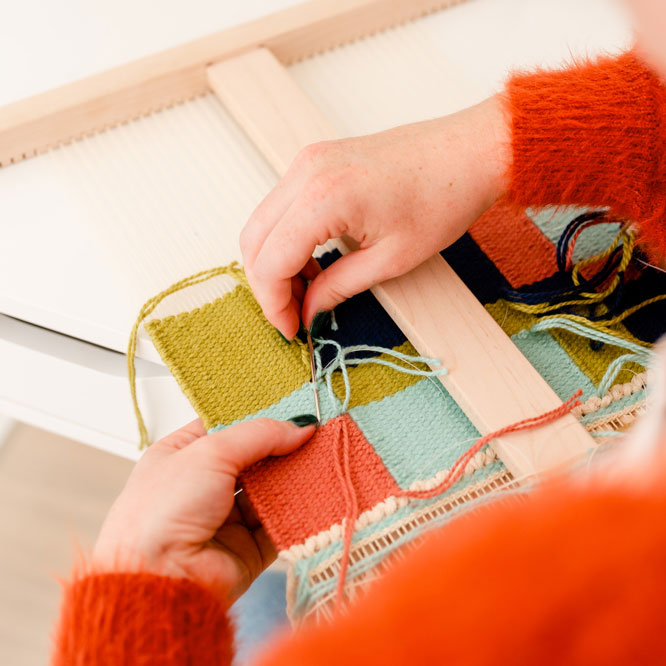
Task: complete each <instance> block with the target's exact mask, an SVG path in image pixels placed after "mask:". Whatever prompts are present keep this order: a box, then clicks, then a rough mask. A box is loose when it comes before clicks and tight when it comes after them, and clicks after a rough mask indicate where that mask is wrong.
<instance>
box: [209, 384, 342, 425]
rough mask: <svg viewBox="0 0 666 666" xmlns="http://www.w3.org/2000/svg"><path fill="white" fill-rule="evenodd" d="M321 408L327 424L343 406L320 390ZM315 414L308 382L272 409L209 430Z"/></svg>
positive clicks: (326, 392)
mask: <svg viewBox="0 0 666 666" xmlns="http://www.w3.org/2000/svg"><path fill="white" fill-rule="evenodd" d="M319 408H320V410H321V422H322V424H323V423H326V421H329V420H330V419H332V418H335V416H337V415H338V414H339V413H340V410H341V408H342V405H341V404H340V402H339V401H338V400H337V398H336V399H335V403H332V402H331V400H330V397H329V395H328V391H326V390H325V389H324V390H322V389H321V387H320V389H319ZM314 413H315V404H314V392H313V389H312V384H311V383H310V382H307V383H306V384H304V385H303V386H301V388H298V389H296V390H295V391H293V392H292V393H290V394H289V395H287V396H285V397H284V398H282V400H280V401H279V402H276V403H275V404H274V405H271V406H270V407H266V408H265V409H260V410H259V411H258V412H255V413H254V414H249V415H248V416H246V417H244V418H242V419H237V420H236V421H234V422H233V423H230V424H229V425H224V424H219V425H216V426H215V427H213V428H210V429H209V430H208V432H209V433H211V432H217V431H218V430H224V429H225V428H230V427H231V426H232V425H236V424H237V423H244V422H245V421H253V420H254V419H260V418H267V419H277V420H278V421H286V420H287V419H290V418H292V417H293V416H300V415H301V414H314Z"/></svg>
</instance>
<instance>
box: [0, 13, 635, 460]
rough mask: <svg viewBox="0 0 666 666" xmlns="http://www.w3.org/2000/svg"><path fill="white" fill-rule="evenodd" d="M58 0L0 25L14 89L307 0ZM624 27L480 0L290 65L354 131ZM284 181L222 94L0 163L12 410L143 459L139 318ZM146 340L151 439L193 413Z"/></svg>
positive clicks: (2, 381)
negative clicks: (130, 340)
mask: <svg viewBox="0 0 666 666" xmlns="http://www.w3.org/2000/svg"><path fill="white" fill-rule="evenodd" d="M57 4H58V6H57V8H56V6H55V5H54V3H47V2H44V0H30V1H29V2H24V3H14V6H13V7H12V9H11V13H10V15H9V18H8V20H3V22H2V25H0V62H3V63H12V65H13V67H11V68H10V67H5V68H4V70H3V72H2V84H1V85H0V103H3V104H4V103H8V102H10V101H12V100H15V99H19V98H21V97H24V96H26V95H28V94H34V93H37V92H39V91H41V90H45V89H48V88H51V87H54V86H56V85H60V84H62V83H66V82H67V81H71V80H75V79H77V78H81V77H82V76H85V75H88V74H91V73H94V72H96V71H100V70H103V69H106V68H109V67H112V66H114V65H117V64H120V63H122V62H126V61H129V60H132V59H135V58H137V57H140V56H142V55H146V54H147V53H150V52H154V51H156V50H159V49H162V48H167V47H169V46H172V45H175V44H177V43H180V42H182V41H186V40H188V39H192V38H194V37H197V36H199V35H201V34H205V33H206V32H212V31H213V30H217V29H220V28H223V27H226V26H230V25H234V24H236V23H238V22H240V21H243V20H248V19H250V18H254V17H257V16H260V15H262V14H265V13H268V12H270V11H274V10H277V9H281V8H283V7H285V6H288V5H290V4H295V3H294V2H288V1H287V0H280V1H277V0H274V1H273V2H268V1H266V0H263V1H260V0H253V1H252V2H247V1H246V2H245V3H220V2H212V1H209V0H195V1H192V2H189V3H180V2H173V6H169V4H168V3H167V4H166V5H165V3H164V2H162V3H157V2H154V0H150V1H146V2H143V3H141V4H140V6H139V7H138V8H137V6H136V3H133V2H130V1H129V0H126V1H125V2H118V1H117V0H116V1H115V2H111V1H110V0H103V1H101V0H98V2H96V3H85V2H83V0H79V1H78V2H77V1H76V0H68V1H67V2H64V3H57ZM92 7H94V9H93V8H92ZM157 17H159V20H157ZM630 39H631V31H630V27H629V21H628V18H627V16H626V14H625V13H624V12H623V10H622V8H621V6H620V4H619V3H618V2H617V0H585V1H584V2H580V0H469V1H468V2H467V3H464V4H462V5H460V6H457V7H454V8H451V9H448V10H445V11H443V12H440V13H438V14H436V15H434V16H432V17H429V18H426V19H423V20H421V21H418V22H416V23H413V24H409V25H407V26H404V27H400V28H398V29H396V30H393V31H390V32H387V33H382V34H380V35H377V36H375V37H372V38H368V39H365V40H362V41H361V42H358V43H355V44H352V45H349V46H346V47H344V48H341V49H338V50H336V51H333V52H329V53H325V54H323V55H321V56H317V57H316V58H312V59H310V60H307V61H304V62H302V63H299V64H297V65H295V66H293V68H292V73H293V75H294V77H295V78H296V80H297V81H298V82H299V83H300V84H301V85H302V86H303V87H304V88H305V89H306V91H307V92H308V93H309V94H310V95H311V96H312V98H313V99H314V100H315V101H316V102H317V103H318V104H319V105H320V106H321V108H322V110H323V111H324V112H325V113H326V114H327V115H328V116H329V117H330V119H331V120H332V122H333V123H334V124H335V125H336V126H337V127H338V129H339V130H340V131H341V132H342V133H343V134H359V133H365V132H371V131H377V130H380V129H383V128H385V127H390V126H392V125H396V124H399V123H403V122H410V121H414V120H418V119H422V118H426V117H432V116H436V115H441V114H444V113H449V112H452V111H455V110H457V109H460V108H463V107H464V106H466V105H468V104H471V103H474V102H476V101H478V100H480V99H482V98H483V97H485V96H486V95H488V94H490V93H492V92H493V91H496V90H499V89H501V85H502V81H503V80H504V78H505V76H506V73H507V72H508V71H509V70H510V69H511V68H514V67H532V66H534V65H537V64H543V65H557V64H559V63H561V62H562V61H564V60H567V59H568V58H570V54H571V53H574V54H576V55H578V56H580V55H585V54H594V53H596V52H599V51H602V50H603V51H615V50H618V49H620V48H623V47H625V46H626V45H627V44H629V43H630ZM19 53H20V54H21V56H22V57H18V56H17V54H19ZM24 56H25V57H24ZM389 71H390V76H389V75H388V74H387V72H389ZM275 181H276V177H275V175H274V173H273V172H272V171H271V170H270V168H269V167H268V166H267V165H266V164H265V163H264V161H263V159H262V158H261V157H260V156H259V155H258V154H257V153H256V151H255V150H254V149H253V148H252V146H251V145H250V144H249V142H248V141H247V140H246V139H245V137H244V135H243V134H242V132H241V131H240V130H239V129H238V128H237V127H236V126H235V124H234V123H233V121H232V120H231V119H230V118H229V117H228V116H227V115H226V113H225V111H224V109H222V107H221V106H220V105H219V103H218V102H217V100H216V99H215V98H213V97H212V96H211V97H204V98H200V99H198V100H196V101H193V102H189V103H186V104H184V105H182V106H179V107H175V108H173V109H171V110H168V111H165V112H162V113H159V114H156V115H153V116H150V117H148V118H145V119H142V120H140V121H137V122H134V123H130V124H128V125H126V126H123V127H121V128H118V129H115V130H112V131H108V132H104V133H102V134H100V135H97V136H95V137H93V138H91V139H87V140H85V141H82V142H77V143H76V144H73V145H71V146H69V147H65V148H62V149H58V150H55V151H51V152H50V153H47V154H45V155H43V156H39V157H37V158H33V159H31V160H28V161H26V162H23V163H20V164H18V165H14V166H11V167H9V168H6V169H2V170H0V207H1V208H0V211H1V212H2V222H1V223H0V285H1V286H0V313H4V315H0V412H4V413H5V414H7V415H9V416H11V417H13V418H16V419H19V420H24V421H27V422H30V423H33V424H35V425H38V426H41V427H44V428H47V429H51V430H53V431H56V432H58V433H61V434H64V435H67V436H69V437H72V438H75V439H79V440H81V441H83V442H86V443H89V444H91V445H94V446H97V447H100V448H104V449H106V450H109V451H112V452H114V453H117V454H119V455H123V456H127V457H130V458H135V457H137V456H138V451H137V449H136V440H137V435H136V426H135V422H134V415H133V411H132V408H131V405H130V401H129V390H128V385H127V380H126V359H125V356H124V353H123V352H124V350H125V348H126V344H127V337H128V334H129V330H130V327H131V325H132V323H133V320H134V317H135V316H136V313H137V311H138V309H139V307H140V305H141V304H142V303H143V302H144V301H145V300H146V299H147V298H148V297H150V296H152V295H153V294H154V293H156V292H158V291H160V290H161V289H163V288H164V287H165V286H167V285H168V284H170V283H171V282H173V281H175V280H178V279H180V278H181V277H184V276H185V275H188V274H190V273H194V272H196V271H198V270H201V269H203V268H208V267H211V266H215V265H219V264H222V263H227V262H228V261H230V260H232V259H234V258H239V252H238V247H237V234H238V231H239V230H240V228H242V226H243V224H244V222H245V220H246V219H247V216H248V215H249V214H250V212H251V211H252V209H253V207H254V206H255V205H256V204H257V203H258V202H259V201H260V200H261V198H262V196H263V195H264V194H265V193H266V192H267V191H268V190H269V189H270V187H271V186H272V185H273V184H274V183H275ZM210 290H211V286H206V287H203V288H202V290H201V293H200V294H199V295H198V296H200V297H206V295H207V294H208V295H210V293H212V291H210ZM195 297H197V295H194V296H192V295H182V296H179V297H176V298H174V299H172V300H171V301H170V303H169V304H168V305H166V306H165V309H164V312H165V313H166V312H168V311H178V310H179V309H186V308H187V307H189V306H191V305H192V303H193V302H194V301H193V300H192V299H193V298H195ZM169 308H170V309H171V310H169ZM138 355H139V356H140V357H141V358H140V359H139V361H138V366H137V369H138V376H139V381H138V385H139V393H140V399H141V403H142V406H143V407H144V409H145V416H146V418H147V421H148V423H149V426H150V430H151V436H152V437H153V438H156V437H159V436H161V435H163V434H166V433H167V432H169V431H171V430H173V429H174V428H176V427H177V426H179V425H181V424H182V423H184V422H186V421H187V420H190V419H191V418H194V413H193V411H192V408H191V407H190V405H189V404H188V403H187V401H186V400H185V398H184V397H183V396H182V394H181V393H180V391H179V389H178V386H177V385H176V383H175V381H174V380H173V379H172V378H171V376H170V374H169V373H168V371H167V369H166V368H165V367H164V366H163V364H162V363H161V361H160V359H159V357H158V356H157V354H156V352H155V350H154V349H153V348H152V345H151V344H150V342H149V341H148V340H147V339H145V338H142V339H141V341H140V345H139V349H138Z"/></svg>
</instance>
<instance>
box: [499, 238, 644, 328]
mask: <svg viewBox="0 0 666 666" xmlns="http://www.w3.org/2000/svg"><path fill="white" fill-rule="evenodd" d="M620 242H622V258H621V260H620V263H619V264H618V267H617V269H616V271H615V275H614V276H613V279H612V280H611V281H610V283H609V284H608V286H607V287H606V288H605V289H604V290H603V291H600V292H583V293H582V294H580V296H581V297H580V298H573V299H571V300H569V301H563V302H561V303H555V304H552V305H551V304H548V303H536V304H528V303H517V302H513V301H510V302H509V305H510V307H511V308H513V309H514V310H518V311H519V312H525V313H529V314H545V313H547V312H553V311H555V310H559V309H561V308H563V307H568V306H573V305H586V306H587V305H590V304H591V303H602V302H603V301H604V299H606V298H608V296H610V295H611V294H612V293H613V292H614V291H615V289H616V288H617V286H618V284H619V283H620V275H621V274H622V273H624V271H625V270H626V269H627V266H628V265H629V262H630V261H631V257H632V254H633V250H634V234H633V233H632V232H630V231H627V230H626V229H624V228H623V229H620V231H619V232H618V234H617V236H616V237H615V240H614V241H613V243H612V244H611V245H610V247H608V248H607V249H606V250H604V251H603V252H600V253H599V254H595V255H594V256H592V257H588V258H587V259H582V260H581V261H579V262H578V263H577V264H576V265H575V266H574V268H573V272H572V274H571V278H572V280H573V283H574V284H575V285H576V286H578V285H579V284H580V281H579V273H580V270H581V268H583V267H585V266H588V265H590V264H594V263H597V262H600V261H603V260H604V259H607V258H608V257H609V256H610V255H611V254H612V253H613V251H614V250H615V248H616V247H617V246H618V244H619V243H620ZM643 305H647V303H644V304H642V305H641V306H640V307H643ZM636 309H639V308H636ZM634 311H635V310H634ZM625 316H628V315H625V314H624V313H623V318H624V317H625Z"/></svg>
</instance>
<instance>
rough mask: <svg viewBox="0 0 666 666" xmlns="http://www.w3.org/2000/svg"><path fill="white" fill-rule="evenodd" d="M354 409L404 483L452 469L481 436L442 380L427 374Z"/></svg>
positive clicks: (353, 414)
mask: <svg viewBox="0 0 666 666" xmlns="http://www.w3.org/2000/svg"><path fill="white" fill-rule="evenodd" d="M349 414H350V416H351V417H352V418H353V419H354V421H356V423H357V424H358V425H359V427H360V429H361V431H362V432H363V434H364V435H365V437H366V439H367V440H368V442H370V444H372V446H373V448H374V449H375V451H377V453H378V454H379V456H380V457H381V459H382V461H383V462H384V465H386V468H387V469H388V470H389V472H390V473H391V475H392V476H393V478H394V479H395V480H396V481H397V483H398V485H399V486H400V487H402V488H407V487H408V486H409V485H410V484H412V483H413V482H414V481H418V480H422V479H429V478H431V477H433V476H434V475H435V474H437V472H439V471H440V470H442V469H448V468H449V467H451V465H452V464H453V463H454V462H455V461H456V460H457V458H458V457H459V456H460V454H461V453H462V452H463V451H464V450H466V449H467V448H469V447H470V446H471V445H472V444H473V443H474V442H475V441H476V440H477V439H478V438H479V437H480V435H479V432H478V430H477V429H476V428H475V427H474V426H473V425H472V424H471V422H470V421H469V419H468V418H467V417H466V416H465V413H464V412H463V411H462V409H460V407H459V406H458V405H457V404H456V402H455V401H454V400H453V398H452V397H451V396H450V395H449V394H448V392H447V391H446V389H445V388H444V387H443V386H442V384H441V383H440V382H439V381H438V380H437V379H432V380H430V379H422V380H421V381H419V382H417V383H416V384H412V386H408V387H407V388H406V389H404V390H402V391H399V392H398V393H394V394H393V395H390V396H387V397H386V398H384V399H383V400H381V401H379V402H373V403H371V404H369V405H360V406H357V407H353V408H352V409H350V410H349Z"/></svg>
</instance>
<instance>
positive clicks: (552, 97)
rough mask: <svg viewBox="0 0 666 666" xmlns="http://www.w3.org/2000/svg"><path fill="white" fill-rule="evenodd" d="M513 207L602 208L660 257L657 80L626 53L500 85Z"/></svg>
mask: <svg viewBox="0 0 666 666" xmlns="http://www.w3.org/2000/svg"><path fill="white" fill-rule="evenodd" d="M506 103H507V106H508V110H509V112H510V115H511V123H512V145H513V165H512V172H511V185H510V198H511V199H512V200H513V201H514V202H515V203H517V204H519V205H521V206H544V205H562V204H563V205H569V204H573V205H576V204H577V205H582V206H589V207H595V208H596V207H609V208H610V210H611V212H612V213H614V214H616V215H618V216H620V217H624V218H627V219H629V220H631V221H633V222H634V223H635V224H636V225H637V227H638V229H639V232H640V240H641V241H642V243H643V244H644V245H645V247H646V248H647V250H648V251H649V252H650V253H651V254H652V255H653V256H664V255H666V87H665V86H664V84H663V83H662V81H661V80H660V79H659V78H658V77H657V75H656V74H654V73H653V72H652V71H651V70H650V69H648V68H647V67H646V66H645V65H644V64H643V63H642V62H641V61H640V60H639V59H638V57H637V56H636V55H635V54H634V53H633V52H629V53H625V54H623V55H621V56H619V57H615V58H611V57H604V58H600V59H598V60H596V61H595V62H584V63H579V64H576V65H574V66H572V67H570V68H568V69H564V70H557V71H537V72H535V73H531V74H517V75H514V76H513V77H512V78H511V79H510V80H509V82H508V84H507V95H506Z"/></svg>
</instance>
